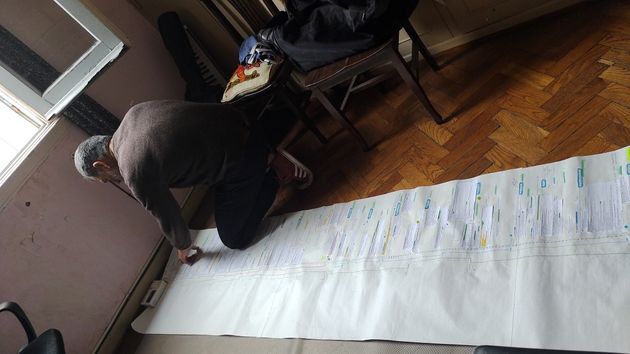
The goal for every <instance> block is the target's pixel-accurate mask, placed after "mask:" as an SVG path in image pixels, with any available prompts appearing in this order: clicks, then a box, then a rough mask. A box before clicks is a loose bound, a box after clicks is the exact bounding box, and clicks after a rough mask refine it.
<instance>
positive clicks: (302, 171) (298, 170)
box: [278, 149, 313, 189]
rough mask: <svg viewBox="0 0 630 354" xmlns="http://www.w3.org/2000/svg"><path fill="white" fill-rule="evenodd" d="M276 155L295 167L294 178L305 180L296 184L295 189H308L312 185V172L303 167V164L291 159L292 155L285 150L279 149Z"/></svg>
mask: <svg viewBox="0 0 630 354" xmlns="http://www.w3.org/2000/svg"><path fill="white" fill-rule="evenodd" d="M278 153H280V154H281V155H282V156H284V157H285V158H286V159H287V160H289V161H290V162H291V163H292V164H293V166H295V171H294V176H295V177H296V178H299V179H302V178H304V179H305V180H304V182H302V183H298V184H296V186H295V188H297V189H306V188H308V187H309V186H310V185H311V183H313V172H311V170H310V169H309V168H308V167H306V166H304V164H303V163H301V162H300V161H299V160H298V159H296V158H295V157H293V155H291V154H289V153H288V152H287V151H286V150H283V149H279V150H278Z"/></svg>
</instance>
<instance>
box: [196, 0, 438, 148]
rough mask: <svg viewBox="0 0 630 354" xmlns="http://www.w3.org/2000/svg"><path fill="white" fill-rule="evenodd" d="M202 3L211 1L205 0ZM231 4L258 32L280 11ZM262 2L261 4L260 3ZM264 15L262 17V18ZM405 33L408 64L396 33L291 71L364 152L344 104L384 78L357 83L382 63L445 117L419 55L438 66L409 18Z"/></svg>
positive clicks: (238, 0) (240, 0) (244, 2)
mask: <svg viewBox="0 0 630 354" xmlns="http://www.w3.org/2000/svg"><path fill="white" fill-rule="evenodd" d="M204 1H205V2H207V1H211V0H204ZM226 1H227V2H228V3H230V4H231V6H233V7H234V8H235V9H236V10H237V12H238V14H239V15H240V17H242V19H243V20H244V21H245V22H246V24H247V25H248V26H250V29H251V30H253V32H257V31H258V30H259V29H260V28H262V26H264V24H265V23H266V21H268V20H269V19H270V18H271V14H275V13H278V12H279V10H278V8H277V7H276V6H275V4H274V3H273V1H271V0H262V1H263V2H262V3H261V2H260V1H258V0H257V1H252V0H226ZM263 3H264V5H263ZM261 16H263V17H261ZM403 28H404V30H405V32H407V34H408V35H409V37H410V39H411V41H412V58H411V64H410V66H408V65H407V63H406V61H405V59H404V58H403V57H402V55H401V54H400V52H399V49H398V33H396V34H395V35H393V36H392V37H391V38H390V39H388V40H387V41H385V42H384V43H382V44H380V45H378V46H376V47H374V48H372V49H369V50H366V51H364V52H362V53H359V54H356V55H353V56H350V57H347V58H345V59H343V60H339V61H337V62H335V63H332V64H329V65H326V66H323V67H321V68H317V69H314V70H312V71H310V72H308V73H304V74H300V73H297V72H295V71H294V72H293V77H294V78H295V79H296V80H295V81H297V82H298V83H299V85H300V86H301V87H302V88H303V89H305V90H309V91H311V92H312V93H313V96H314V97H315V98H317V99H318V100H319V101H320V103H321V104H322V106H323V107H324V108H325V109H326V110H327V111H328V112H329V113H330V114H331V115H332V116H333V117H334V118H335V119H337V120H338V121H339V122H340V123H341V124H342V126H343V127H344V128H346V129H347V130H348V131H349V132H350V133H351V134H352V135H353V136H354V137H355V138H356V139H357V140H358V142H359V143H360V144H361V146H362V148H363V150H365V151H367V150H369V149H370V148H371V147H370V146H369V145H368V143H367V142H366V141H365V139H364V138H363V136H362V135H361V133H360V132H359V131H358V130H357V129H356V127H355V126H354V124H353V123H352V121H350V120H349V119H348V117H347V116H346V115H345V113H344V108H345V105H346V103H347V101H348V97H349V95H350V94H351V93H353V92H356V91H359V90H362V89H365V88H367V87H370V86H372V85H374V84H376V83H378V82H381V81H382V80H384V79H385V78H386V76H385V75H379V76H377V77H375V78H372V79H369V80H367V81H364V82H360V83H359V82H357V77H358V76H359V75H360V74H362V73H364V72H366V71H369V70H372V69H374V68H376V67H379V66H382V65H383V64H387V63H390V62H391V63H392V64H393V66H394V68H395V69H396V71H397V72H398V74H399V75H400V76H401V77H402V79H403V80H404V81H405V83H407V85H409V87H410V88H411V90H412V91H413V93H414V94H415V95H416V97H417V98H418V100H420V102H421V103H422V104H423V106H424V107H425V109H426V110H427V111H428V112H429V114H430V115H431V117H433V119H434V120H435V122H436V123H438V124H441V123H443V122H444V121H445V119H444V118H443V117H442V116H441V115H440V113H438V112H437V110H436V109H435V108H434V107H433V105H432V104H431V101H430V100H429V98H428V96H427V95H426V93H425V92H424V90H423V89H422V87H421V86H420V84H419V82H418V65H419V56H418V53H420V54H422V56H423V57H424V58H425V60H426V62H427V63H428V64H429V65H430V67H431V68H432V69H433V70H438V69H439V66H438V64H437V62H436V61H435V59H434V58H433V56H432V55H431V53H430V52H429V50H428V49H427V48H426V46H425V45H424V43H423V42H422V40H421V39H420V37H419V36H418V34H417V32H416V31H415V29H414V28H413V26H412V25H411V23H410V22H409V21H405V23H404V26H403ZM346 81H350V85H349V87H348V89H347V91H346V94H345V95H344V98H343V99H342V100H341V103H340V104H337V105H336V104H334V103H333V100H332V99H331V97H330V96H329V95H328V94H327V92H326V91H327V90H328V89H330V88H332V87H334V86H337V85H339V84H341V83H344V82H346Z"/></svg>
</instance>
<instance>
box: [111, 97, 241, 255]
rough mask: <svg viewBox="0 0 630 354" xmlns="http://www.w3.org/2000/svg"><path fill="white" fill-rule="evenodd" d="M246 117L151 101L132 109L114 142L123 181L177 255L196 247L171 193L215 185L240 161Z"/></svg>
mask: <svg viewBox="0 0 630 354" xmlns="http://www.w3.org/2000/svg"><path fill="white" fill-rule="evenodd" d="M244 140H245V128H244V117H243V115H242V114H241V113H240V112H238V111H236V110H234V109H233V108H231V107H229V106H226V105H220V104H203V103H190V102H182V101H149V102H144V103H141V104H138V105H136V106H134V107H132V108H131V109H130V110H129V112H127V114H126V115H125V117H124V119H123V121H122V123H121V124H120V127H119V128H118V130H116V132H115V133H114V135H113V137H112V152H113V154H114V156H115V157H116V160H117V161H118V166H119V168H120V172H121V175H122V177H123V180H124V181H125V183H126V184H127V186H128V187H129V189H130V190H131V192H132V193H133V195H134V196H135V197H136V199H137V200H138V201H139V202H140V203H141V204H142V205H143V206H144V207H145V208H146V209H147V210H148V211H149V212H150V213H151V214H152V215H153V216H154V217H155V218H156V219H157V221H158V223H159V225H160V228H161V229H162V232H163V233H164V235H165V236H166V238H167V239H168V240H169V241H170V242H171V244H172V245H173V246H174V247H175V248H177V249H185V248H188V247H190V245H191V243H192V241H191V238H190V232H189V229H188V226H187V225H186V222H185V221H184V219H183V217H182V215H181V211H180V208H179V205H178V204H177V202H176V200H175V199H174V198H173V195H172V194H171V192H170V191H169V188H181V187H191V186H194V185H197V184H209V185H212V184H214V183H216V182H219V181H220V180H221V179H222V178H223V175H224V174H225V170H226V169H227V168H229V165H230V164H232V163H234V162H235V161H236V160H238V159H239V158H240V155H241V153H242V148H243V145H244Z"/></svg>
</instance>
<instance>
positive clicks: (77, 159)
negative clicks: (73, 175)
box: [74, 135, 112, 178]
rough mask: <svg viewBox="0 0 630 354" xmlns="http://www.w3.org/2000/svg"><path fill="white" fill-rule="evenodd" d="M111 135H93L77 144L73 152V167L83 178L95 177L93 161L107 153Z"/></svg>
mask: <svg viewBox="0 0 630 354" xmlns="http://www.w3.org/2000/svg"><path fill="white" fill-rule="evenodd" d="M111 138H112V136H111V135H95V136H92V137H90V138H88V139H86V140H85V141H84V142H82V143H81V144H79V146H78V147H77V150H76V151H75V152H74V166H75V167H76V168H77V171H79V173H80V174H81V175H82V176H83V177H86V178H87V177H95V176H96V174H97V171H96V169H95V168H94V166H93V164H94V161H96V160H99V159H102V158H103V157H104V156H106V155H107V154H108V153H109V140H110V139H111Z"/></svg>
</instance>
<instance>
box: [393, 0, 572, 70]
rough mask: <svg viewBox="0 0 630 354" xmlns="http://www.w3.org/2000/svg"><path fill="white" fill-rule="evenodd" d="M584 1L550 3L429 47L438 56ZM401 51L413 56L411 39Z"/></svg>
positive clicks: (402, 46) (569, 0)
mask: <svg viewBox="0 0 630 354" xmlns="http://www.w3.org/2000/svg"><path fill="white" fill-rule="evenodd" d="M583 1H584V0H556V1H549V2H547V3H546V4H544V5H542V6H539V7H536V8H533V9H530V10H528V11H525V12H522V13H520V14H518V15H515V16H511V17H508V18H506V19H504V20H501V21H499V22H495V23H493V24H490V25H488V26H485V27H482V28H479V29H477V30H475V31H472V32H468V33H463V34H459V35H456V36H455V37H453V38H450V39H448V40H445V41H443V42H440V43H435V44H433V45H431V46H429V47H428V49H429V51H430V52H431V53H433V54H438V53H441V52H443V51H446V50H448V49H452V48H455V47H457V46H460V45H463V44H466V43H470V42H472V41H475V40H477V39H481V38H483V37H486V36H489V35H491V34H493V33H497V32H499V31H502V30H505V29H508V28H511V27H514V26H516V25H519V24H522V23H525V22H527V21H530V20H533V19H535V18H538V17H540V16H543V15H546V14H549V13H552V12H555V11H558V10H560V9H563V8H565V7H569V6H571V5H575V4H577V3H580V2H583ZM400 45H401V46H400V50H401V54H402V55H403V56H405V57H407V56H410V55H411V44H410V41H409V39H406V40H404V41H401V42H400Z"/></svg>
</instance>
